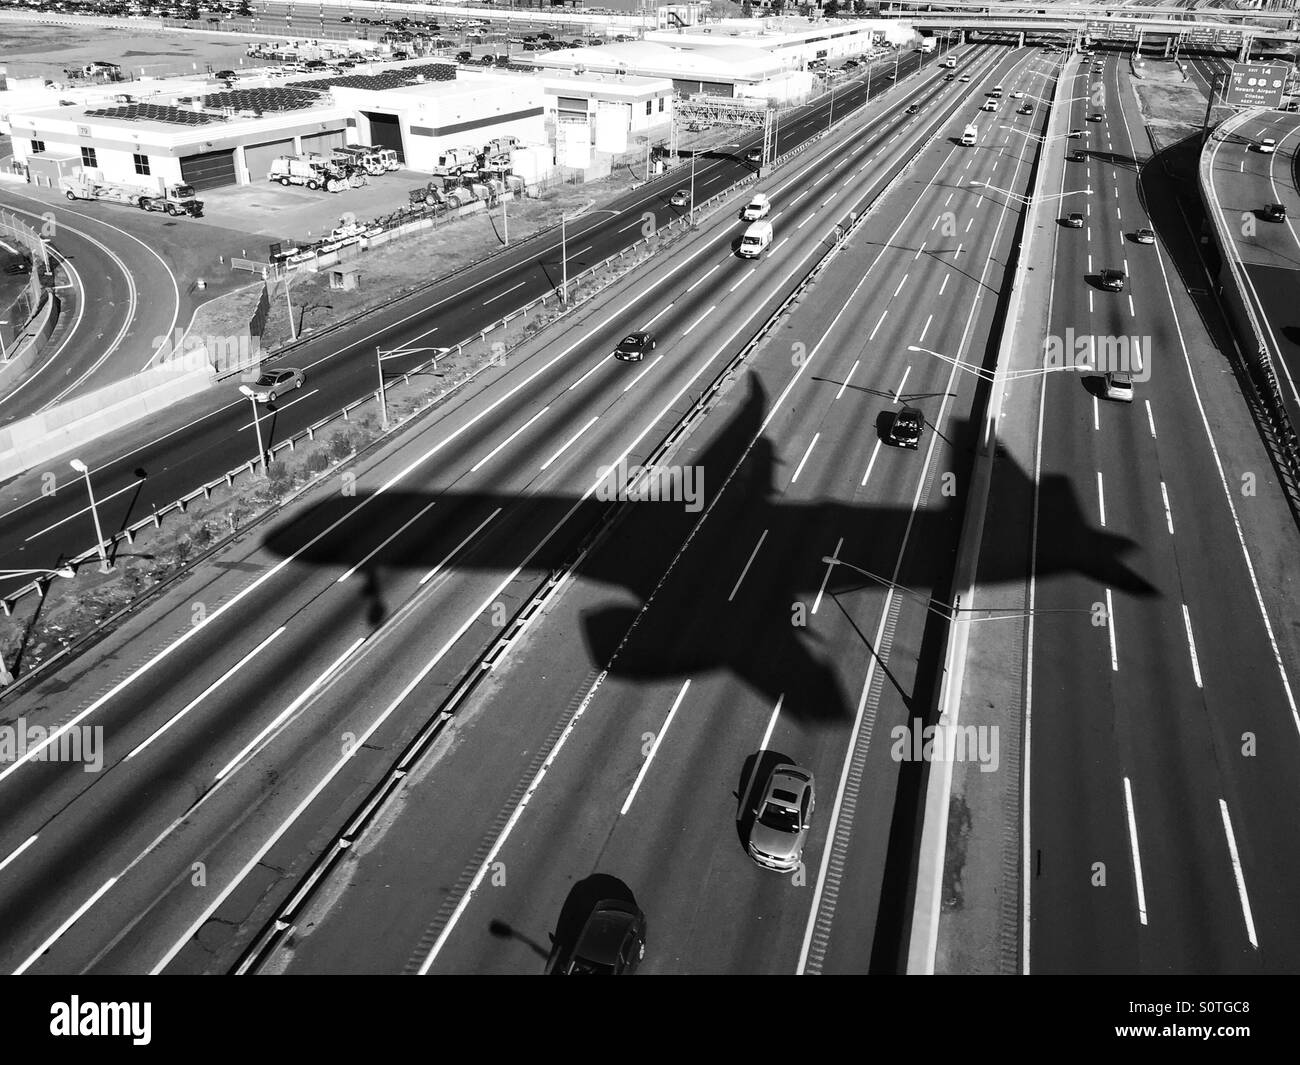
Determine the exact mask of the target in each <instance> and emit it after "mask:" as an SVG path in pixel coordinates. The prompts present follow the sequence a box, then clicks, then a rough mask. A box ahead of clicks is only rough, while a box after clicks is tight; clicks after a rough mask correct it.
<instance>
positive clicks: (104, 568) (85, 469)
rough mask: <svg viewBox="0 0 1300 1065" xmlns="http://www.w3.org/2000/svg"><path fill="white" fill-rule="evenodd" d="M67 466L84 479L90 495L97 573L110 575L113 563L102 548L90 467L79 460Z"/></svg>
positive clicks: (101, 529)
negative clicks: (93, 520)
mask: <svg viewBox="0 0 1300 1065" xmlns="http://www.w3.org/2000/svg"><path fill="white" fill-rule="evenodd" d="M69 465H70V466H71V467H72V468H73V469H74V470H76V471H77V472H78V473H80V474H83V475H84V476H85V478H86V492H87V493H89V495H90V516H91V517H92V518H94V519H95V539H96V546H97V547H98V548H99V572H100V573H112V572H113V563H112V562H110V561H109V560H108V549H107V548H106V547H105V546H104V530H103V528H102V527H101V526H100V524H99V507H98V506H96V504H95V489H94V487H93V486H92V485H91V483H90V467H89V466H87V465H86V464H85V463H84V462H82V461H81V459H73V460H72V461H71V462H70V463H69Z"/></svg>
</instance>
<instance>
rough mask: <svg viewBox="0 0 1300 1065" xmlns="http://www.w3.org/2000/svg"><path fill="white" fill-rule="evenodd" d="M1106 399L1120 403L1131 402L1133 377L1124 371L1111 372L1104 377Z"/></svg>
mask: <svg viewBox="0 0 1300 1065" xmlns="http://www.w3.org/2000/svg"><path fill="white" fill-rule="evenodd" d="M1105 390H1106V398H1107V399H1113V400H1117V401H1118V402H1120V403H1132V402H1133V375H1132V374H1131V373H1127V372H1126V371H1124V370H1112V371H1110V373H1108V374H1107V375H1106V385H1105Z"/></svg>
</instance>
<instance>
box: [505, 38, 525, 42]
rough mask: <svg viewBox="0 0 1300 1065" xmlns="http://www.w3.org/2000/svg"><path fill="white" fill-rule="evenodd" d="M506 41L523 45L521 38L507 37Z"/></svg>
mask: <svg viewBox="0 0 1300 1065" xmlns="http://www.w3.org/2000/svg"><path fill="white" fill-rule="evenodd" d="M506 40H507V41H509V42H510V43H511V44H523V43H524V39H523V38H522V37H507V38H506Z"/></svg>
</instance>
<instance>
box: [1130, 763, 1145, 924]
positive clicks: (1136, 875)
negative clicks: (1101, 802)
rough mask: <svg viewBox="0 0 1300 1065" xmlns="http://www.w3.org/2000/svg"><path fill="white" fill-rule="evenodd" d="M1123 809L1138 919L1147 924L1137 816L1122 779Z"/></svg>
mask: <svg viewBox="0 0 1300 1065" xmlns="http://www.w3.org/2000/svg"><path fill="white" fill-rule="evenodd" d="M1124 808H1125V810H1126V811H1127V813H1128V841H1129V848H1130V850H1131V851H1132V853H1133V882H1134V883H1135V884H1136V885H1137V904H1138V919H1139V920H1140V921H1141V922H1142V923H1143V924H1146V923H1147V892H1146V887H1145V885H1144V884H1143V883H1142V855H1141V854H1140V853H1139V851H1138V826H1137V814H1136V813H1134V811H1133V785H1132V784H1131V783H1130V782H1129V778H1128V777H1125V778H1124Z"/></svg>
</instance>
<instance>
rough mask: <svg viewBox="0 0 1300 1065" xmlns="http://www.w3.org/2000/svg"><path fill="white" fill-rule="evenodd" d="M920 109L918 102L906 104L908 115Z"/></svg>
mask: <svg viewBox="0 0 1300 1065" xmlns="http://www.w3.org/2000/svg"><path fill="white" fill-rule="evenodd" d="M920 110H921V105H920V104H909V105H908V108H907V113H908V114H909V115H914V114H916V113H917V112H918V111H920Z"/></svg>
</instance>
